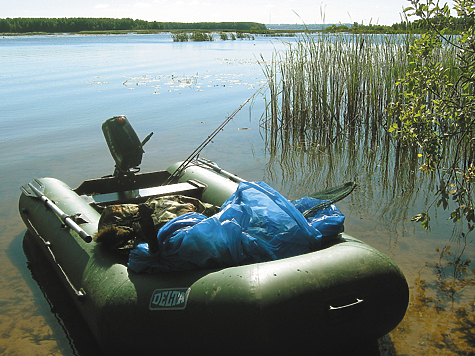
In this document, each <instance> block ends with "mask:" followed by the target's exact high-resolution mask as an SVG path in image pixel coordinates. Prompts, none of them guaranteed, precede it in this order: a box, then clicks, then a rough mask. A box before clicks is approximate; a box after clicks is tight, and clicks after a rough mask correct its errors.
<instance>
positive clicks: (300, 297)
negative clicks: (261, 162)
mask: <svg viewBox="0 0 475 356" xmlns="http://www.w3.org/2000/svg"><path fill="white" fill-rule="evenodd" d="M113 119H114V120H115V121H118V120H119V119H121V120H125V124H127V125H128V123H127V121H126V119H125V118H122V117H119V118H118V117H116V118H113ZM111 120H112V119H111ZM121 122H122V124H124V122H123V121H121ZM109 124H110V123H109ZM126 129H127V127H126ZM103 130H104V133H105V135H106V140H107V142H108V144H109V148H110V149H111V152H112V154H113V156H114V159H115V160H116V163H117V164H116V172H115V173H114V175H112V176H107V177H103V178H98V179H92V180H86V181H84V182H83V183H82V184H81V185H80V186H79V187H77V188H76V189H71V188H70V187H69V186H68V185H66V184H65V183H63V182H61V181H59V180H57V179H54V178H41V179H35V180H33V181H32V182H30V183H29V184H27V185H25V186H23V187H22V194H21V196H20V200H19V210H20V214H21V217H22V219H23V221H24V222H25V224H26V226H27V228H28V231H29V232H30V233H31V235H33V237H34V239H35V241H37V242H38V244H39V246H40V250H42V252H44V253H45V254H46V256H47V257H48V259H49V261H50V263H51V265H52V266H53V267H54V269H55V270H56V271H57V274H58V276H59V277H60V279H61V280H62V282H63V284H64V285H65V287H66V288H67V289H68V291H69V292H70V294H71V296H72V298H73V300H74V302H75V304H76V306H77V308H78V309H79V311H80V312H81V314H82V315H83V316H84V319H85V320H86V322H87V324H88V325H89V327H90V329H91V331H92V333H93V334H94V336H95V337H96V339H97V341H98V343H99V344H100V345H101V347H102V348H103V349H104V351H105V352H106V353H108V354H112V355H152V354H153V355H155V354H161V353H163V352H167V353H171V352H173V354H179V353H182V352H183V353H185V352H186V353H191V352H192V353H196V352H207V353H208V354H209V353H213V354H218V353H219V354H244V353H245V354H258V353H261V354H262V353H265V354H270V352H274V353H277V354H283V353H290V352H292V353H293V354H295V353H297V354H298V353H299V352H303V351H308V350H313V352H314V353H316V352H317V351H318V350H327V351H328V350H332V349H333V348H338V347H339V346H341V345H342V344H345V345H347V346H349V345H352V344H355V345H356V344H361V343H363V342H366V341H368V342H371V341H374V340H376V339H377V338H380V337H382V336H384V335H385V334H387V333H388V332H390V331H391V330H392V329H394V328H395V327H396V326H397V325H398V324H399V322H400V321H401V320H402V319H403V317H404V315H405V312H406V308H407V305H408V299H409V291H408V285H407V283H406V280H405V278H404V275H403V274H402V272H401V270H400V269H399V268H398V267H397V266H396V264H395V263H394V262H393V261H392V260H391V259H390V258H388V257H387V256H385V255H384V254H382V253H380V252H379V251H377V250H375V249H374V248H372V247H370V246H368V245H367V244H365V243H363V242H361V241H359V240H357V239H355V238H353V237H350V236H348V235H346V234H344V233H341V234H339V236H338V237H336V238H334V239H332V240H331V241H329V242H327V243H325V244H324V245H323V246H321V248H320V249H319V250H317V251H314V252H310V253H305V254H302V255H299V256H294V257H289V258H283V259H279V260H274V261H269V262H262V263H251V264H247V265H241V266H235V267H227V268H212V269H194V270H188V271H177V272H160V273H153V274H150V273H135V272H133V271H131V270H130V269H129V268H128V266H127V262H126V261H124V258H123V256H119V255H117V254H114V253H105V252H104V251H103V250H102V249H101V248H99V246H98V243H97V242H96V241H94V240H93V237H94V236H95V234H96V233H97V230H98V224H99V220H100V218H101V212H102V211H103V209H104V207H106V206H110V205H117V204H138V203H142V202H145V201H147V200H149V199H150V198H156V197H164V196H186V197H193V198H196V199H199V200H200V201H202V202H203V203H209V204H212V205H216V206H220V205H222V204H223V203H224V202H225V201H226V200H227V199H228V197H229V196H231V195H232V194H233V193H234V192H235V191H236V189H237V187H238V184H239V183H240V182H242V181H243V180H242V179H241V178H239V177H237V176H235V175H234V174H231V173H229V172H226V171H224V170H222V169H221V168H219V167H218V166H217V165H216V164H214V163H210V162H209V161H206V160H199V161H195V162H193V163H190V164H187V165H186V166H183V164H182V163H177V164H175V165H172V166H171V167H169V168H168V169H166V170H163V171H157V172H151V173H134V172H133V170H132V169H130V167H137V166H138V164H140V159H141V152H143V151H140V152H139V154H138V156H137V154H134V153H133V149H131V147H127V145H122V143H123V142H129V141H131V142H132V143H133V142H136V137H135V136H134V135H135V133H134V132H128V133H127V135H128V136H129V137H127V138H126V139H123V138H122V139H119V140H118V141H117V142H116V141H115V139H116V138H117V137H119V136H120V134H117V133H114V132H112V131H111V130H112V129H110V128H108V127H107V125H106V126H103ZM126 131H127V130H126ZM108 135H109V136H108ZM119 138H120V137H119ZM120 142H122V143H120ZM144 143H145V142H140V144H139V146H140V150H141V149H142V146H143V144H144ZM121 145H122V146H121ZM127 155H129V156H127ZM130 155H132V156H130ZM134 155H135V156H134ZM131 157H132V158H131ZM134 157H135V161H133V160H134ZM137 157H139V158H137ZM177 171H179V172H178V173H177ZM164 183H167V184H164Z"/></svg>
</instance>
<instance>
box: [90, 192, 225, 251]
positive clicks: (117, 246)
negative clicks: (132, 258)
mask: <svg viewBox="0 0 475 356" xmlns="http://www.w3.org/2000/svg"><path fill="white" fill-rule="evenodd" d="M143 205H145V206H146V207H147V208H148V209H139V205H137V204H120V205H109V206H107V207H106V208H105V209H104V210H103V212H102V213H101V217H100V218H99V224H98V232H97V234H96V236H95V238H94V240H95V241H96V242H98V243H101V245H103V246H104V247H106V248H108V249H111V250H125V251H128V250H131V249H133V248H134V247H135V246H136V245H137V244H138V243H140V242H144V241H145V242H147V240H148V242H150V243H151V240H150V239H155V238H156V235H157V233H158V230H160V228H161V227H162V226H163V225H165V224H166V223H167V222H168V221H170V220H172V219H174V218H176V217H178V216H180V215H183V214H186V213H189V212H197V213H201V214H203V215H205V216H211V215H214V214H216V213H217V212H218V211H219V207H217V206H214V205H211V204H207V203H203V202H201V201H199V200H198V199H195V198H190V197H185V196H180V195H174V196H167V197H161V198H155V199H151V200H149V201H147V202H145V203H143ZM139 210H142V211H147V212H149V213H147V215H150V216H146V217H142V216H140V214H139ZM141 218H146V219H150V218H151V220H152V221H153V227H151V228H150V229H149V232H148V233H147V235H151V234H153V236H144V233H143V231H142V228H143V226H142V225H141V223H143V221H144V220H142V221H141ZM150 224H151V223H150ZM153 229H154V230H155V231H154V232H153V231H151V230H153Z"/></svg>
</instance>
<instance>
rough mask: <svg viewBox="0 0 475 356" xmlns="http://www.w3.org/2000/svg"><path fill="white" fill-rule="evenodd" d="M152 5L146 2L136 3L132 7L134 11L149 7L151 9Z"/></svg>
mask: <svg viewBox="0 0 475 356" xmlns="http://www.w3.org/2000/svg"><path fill="white" fill-rule="evenodd" d="M151 6H152V5H151V4H150V3H148V2H142V1H139V2H137V3H135V4H134V7H135V8H136V9H148V8H149V7H151Z"/></svg>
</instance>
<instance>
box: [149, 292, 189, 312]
mask: <svg viewBox="0 0 475 356" xmlns="http://www.w3.org/2000/svg"><path fill="white" fill-rule="evenodd" d="M189 294H190V288H171V289H155V290H154V291H153V293H152V298H151V299H150V310H164V309H167V310H182V309H185V308H186V303H187V301H188V295H189Z"/></svg>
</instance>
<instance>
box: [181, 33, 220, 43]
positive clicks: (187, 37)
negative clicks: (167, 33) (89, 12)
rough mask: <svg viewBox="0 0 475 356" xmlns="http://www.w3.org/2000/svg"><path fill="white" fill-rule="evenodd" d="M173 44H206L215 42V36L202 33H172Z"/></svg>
mask: <svg viewBox="0 0 475 356" xmlns="http://www.w3.org/2000/svg"><path fill="white" fill-rule="evenodd" d="M172 39H173V42H188V41H193V42H205V41H214V38H213V34H211V33H208V32H202V31H193V32H191V33H188V32H174V33H172Z"/></svg>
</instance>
